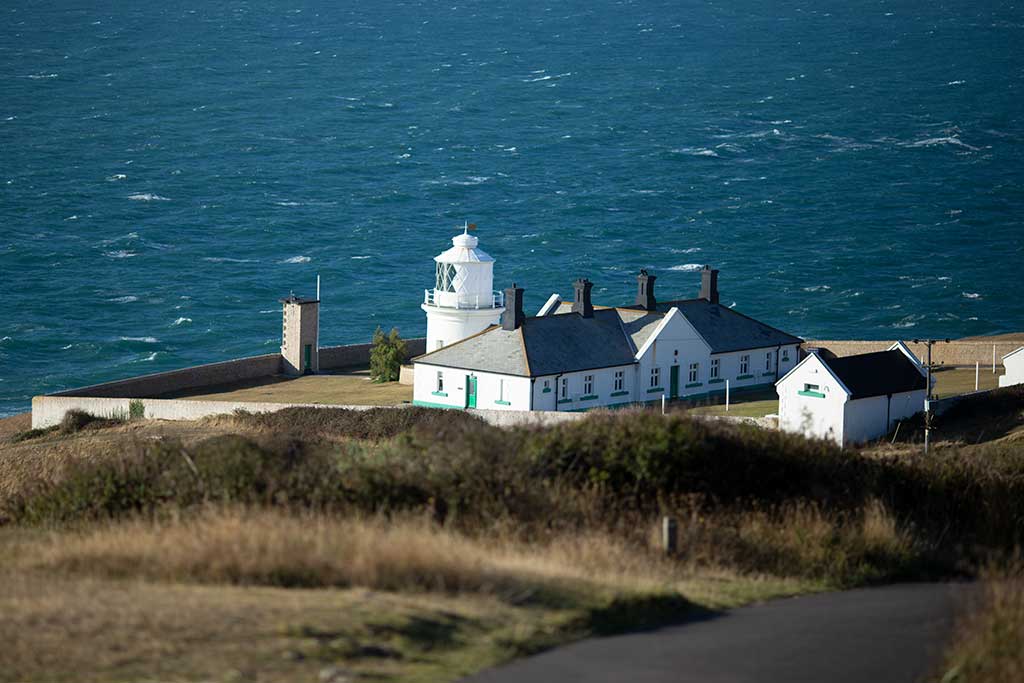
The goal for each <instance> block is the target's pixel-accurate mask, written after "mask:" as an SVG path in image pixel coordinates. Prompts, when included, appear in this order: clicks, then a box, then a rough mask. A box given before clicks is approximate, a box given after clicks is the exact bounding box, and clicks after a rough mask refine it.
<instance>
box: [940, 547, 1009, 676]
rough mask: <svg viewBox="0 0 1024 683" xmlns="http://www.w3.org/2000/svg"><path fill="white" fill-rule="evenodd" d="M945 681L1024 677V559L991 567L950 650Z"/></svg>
mask: <svg viewBox="0 0 1024 683" xmlns="http://www.w3.org/2000/svg"><path fill="white" fill-rule="evenodd" d="M940 679H941V681H942V683H1018V682H1019V681H1024V562H1022V561H1021V560H1020V558H1019V556H1018V558H1017V559H1016V560H1015V561H1011V562H1010V563H1009V565H1008V566H1004V567H1001V568H998V569H991V570H989V571H988V572H987V574H986V577H985V586H984V593H983V595H982V597H981V599H980V601H979V603H978V604H977V605H976V606H975V608H974V609H973V611H971V612H970V613H969V614H968V615H967V616H966V617H965V618H964V619H963V620H962V622H961V623H960V625H959V628H958V630H957V634H956V636H955V638H954V641H953V644H952V646H951V647H950V649H949V650H948V651H947V653H946V657H945V666H944V673H943V674H942V675H941V677H940Z"/></svg>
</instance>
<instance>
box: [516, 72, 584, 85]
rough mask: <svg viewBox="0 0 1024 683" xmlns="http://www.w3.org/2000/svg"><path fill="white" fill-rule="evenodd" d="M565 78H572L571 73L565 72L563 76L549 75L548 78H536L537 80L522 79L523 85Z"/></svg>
mask: <svg viewBox="0 0 1024 683" xmlns="http://www.w3.org/2000/svg"><path fill="white" fill-rule="evenodd" d="M566 76H572V72H571V71H566V72H565V73H564V74H551V75H548V76H538V77H537V78H524V79H523V83H538V82H540V81H551V80H554V79H556V78H564V77H566Z"/></svg>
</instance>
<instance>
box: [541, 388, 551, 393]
mask: <svg viewBox="0 0 1024 683" xmlns="http://www.w3.org/2000/svg"><path fill="white" fill-rule="evenodd" d="M540 393H542V394H550V393H551V387H548V388H547V389H541V390H540Z"/></svg>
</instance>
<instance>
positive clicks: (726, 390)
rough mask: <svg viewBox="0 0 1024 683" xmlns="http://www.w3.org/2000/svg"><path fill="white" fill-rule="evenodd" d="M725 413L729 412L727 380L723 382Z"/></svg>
mask: <svg viewBox="0 0 1024 683" xmlns="http://www.w3.org/2000/svg"><path fill="white" fill-rule="evenodd" d="M725 412H729V380H725Z"/></svg>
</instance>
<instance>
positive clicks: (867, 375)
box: [819, 349, 927, 399]
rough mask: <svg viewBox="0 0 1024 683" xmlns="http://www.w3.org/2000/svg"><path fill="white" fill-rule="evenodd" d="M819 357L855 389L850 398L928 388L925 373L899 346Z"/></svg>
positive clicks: (837, 375) (844, 382) (851, 388)
mask: <svg viewBox="0 0 1024 683" xmlns="http://www.w3.org/2000/svg"><path fill="white" fill-rule="evenodd" d="M819 358H821V361H822V362H823V363H825V365H827V366H828V367H829V369H831V370H832V372H833V373H835V375H836V377H838V378H839V379H840V380H841V381H842V383H843V384H845V385H846V388H847V389H849V390H850V391H851V392H852V395H851V396H850V398H851V399H858V398H868V397H871V396H887V395H889V394H899V393H902V392H904V391H917V390H922V389H925V388H926V387H927V380H926V379H925V376H924V375H922V374H921V371H920V370H918V369H917V366H916V365H914V363H913V362H912V361H911V360H910V359H909V358H907V356H906V354H904V353H903V352H902V351H900V350H898V349H893V350H892V351H876V352H875V353H861V354H858V355H856V356H842V357H839V358H823V357H821V356H819Z"/></svg>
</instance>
